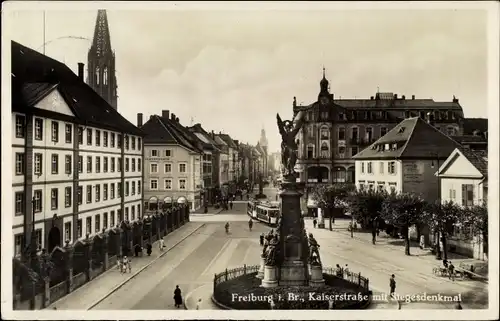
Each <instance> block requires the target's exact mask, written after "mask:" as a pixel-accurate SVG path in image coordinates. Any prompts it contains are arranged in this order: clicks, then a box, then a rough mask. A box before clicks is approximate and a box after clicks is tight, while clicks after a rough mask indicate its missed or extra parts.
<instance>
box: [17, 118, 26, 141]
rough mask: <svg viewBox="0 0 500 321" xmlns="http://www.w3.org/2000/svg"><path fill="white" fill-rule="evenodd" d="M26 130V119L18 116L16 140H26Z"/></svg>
mask: <svg viewBox="0 0 500 321" xmlns="http://www.w3.org/2000/svg"><path fill="white" fill-rule="evenodd" d="M25 129H26V118H25V117H24V116H21V115H16V138H24V130H25Z"/></svg>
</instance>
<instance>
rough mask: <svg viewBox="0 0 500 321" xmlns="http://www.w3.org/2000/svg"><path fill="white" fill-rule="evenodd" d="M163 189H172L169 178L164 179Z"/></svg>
mask: <svg viewBox="0 0 500 321" xmlns="http://www.w3.org/2000/svg"><path fill="white" fill-rule="evenodd" d="M165 189H172V180H171V179H166V180H165Z"/></svg>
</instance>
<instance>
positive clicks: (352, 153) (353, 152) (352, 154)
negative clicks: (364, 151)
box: [351, 146, 358, 156]
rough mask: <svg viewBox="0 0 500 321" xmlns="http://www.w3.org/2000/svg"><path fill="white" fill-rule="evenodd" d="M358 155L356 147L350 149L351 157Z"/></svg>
mask: <svg viewBox="0 0 500 321" xmlns="http://www.w3.org/2000/svg"><path fill="white" fill-rule="evenodd" d="M357 153H358V148H357V147H356V146H353V147H351V156H354V155H356V154H357Z"/></svg>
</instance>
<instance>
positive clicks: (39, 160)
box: [34, 153, 42, 175]
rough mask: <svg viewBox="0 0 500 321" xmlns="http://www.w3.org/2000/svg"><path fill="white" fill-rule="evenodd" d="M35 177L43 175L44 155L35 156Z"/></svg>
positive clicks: (37, 154)
mask: <svg viewBox="0 0 500 321" xmlns="http://www.w3.org/2000/svg"><path fill="white" fill-rule="evenodd" d="M34 170H35V175H42V154H39V153H36V154H35V166H34Z"/></svg>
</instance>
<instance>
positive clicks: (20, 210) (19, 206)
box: [14, 192, 24, 216]
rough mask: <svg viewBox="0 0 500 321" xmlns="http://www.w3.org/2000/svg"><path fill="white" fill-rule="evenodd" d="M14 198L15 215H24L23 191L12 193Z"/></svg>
mask: <svg viewBox="0 0 500 321" xmlns="http://www.w3.org/2000/svg"><path fill="white" fill-rule="evenodd" d="M14 200H15V205H14V208H15V214H16V216H20V215H24V192H16V193H15V194H14Z"/></svg>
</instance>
